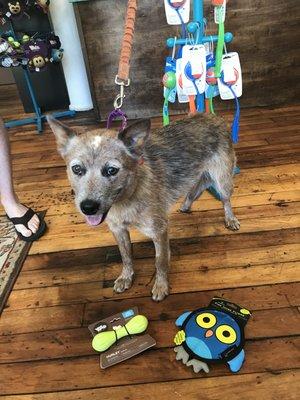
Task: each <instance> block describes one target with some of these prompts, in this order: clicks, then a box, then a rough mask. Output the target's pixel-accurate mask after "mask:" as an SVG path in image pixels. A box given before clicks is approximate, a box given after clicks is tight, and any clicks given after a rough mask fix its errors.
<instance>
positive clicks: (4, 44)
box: [0, 38, 20, 68]
mask: <svg viewBox="0 0 300 400" xmlns="http://www.w3.org/2000/svg"><path fill="white" fill-rule="evenodd" d="M9 39H10V38H9ZM12 42H13V43H14V40H11V39H10V41H9V40H5V39H4V38H0V62H1V66H2V67H4V68H10V67H17V66H18V65H19V64H20V62H19V61H18V59H17V51H16V49H15V48H14V47H13V46H12ZM17 43H18V42H15V44H16V48H17V47H18V45H17Z"/></svg>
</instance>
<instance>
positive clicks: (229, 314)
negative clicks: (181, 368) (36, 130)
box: [174, 298, 251, 373]
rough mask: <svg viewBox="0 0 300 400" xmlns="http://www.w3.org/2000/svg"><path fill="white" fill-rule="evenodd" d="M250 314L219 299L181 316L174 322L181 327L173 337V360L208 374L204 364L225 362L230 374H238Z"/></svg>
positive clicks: (207, 368) (243, 357)
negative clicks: (174, 353) (245, 329)
mask: <svg viewBox="0 0 300 400" xmlns="http://www.w3.org/2000/svg"><path fill="white" fill-rule="evenodd" d="M250 315H251V313H250V311H248V310H246V309H245V308H242V307H240V306H238V305H237V304H234V303H231V302H229V301H227V300H224V299H220V298H213V299H212V301H211V302H210V304H209V306H208V307H204V308H199V309H198V310H195V311H192V312H190V311H189V312H185V313H183V314H182V315H180V317H179V318H177V320H176V322H175V324H176V326H178V327H179V328H180V331H179V332H177V334H176V336H175V338H174V342H175V344H176V347H175V349H174V351H175V352H176V353H177V354H176V359H177V360H181V361H182V362H183V364H185V365H187V366H188V367H189V366H192V367H193V369H194V372H197V373H198V372H199V371H201V370H204V371H205V372H206V373H208V372H209V367H208V365H207V363H227V364H228V366H229V369H230V370H231V371H232V372H237V371H239V370H240V368H241V367H242V364H243V362H244V359H245V352H244V350H243V348H244V344H245V339H244V328H245V325H246V324H247V321H248V319H249V317H250Z"/></svg>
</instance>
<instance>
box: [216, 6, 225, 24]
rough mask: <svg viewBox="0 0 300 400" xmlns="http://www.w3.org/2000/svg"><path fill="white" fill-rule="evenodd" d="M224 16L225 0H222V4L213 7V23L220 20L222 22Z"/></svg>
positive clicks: (217, 22)
mask: <svg viewBox="0 0 300 400" xmlns="http://www.w3.org/2000/svg"><path fill="white" fill-rule="evenodd" d="M225 16H226V0H224V2H223V5H222V6H218V7H214V17H215V23H216V24H219V23H220V22H223V23H224V21H225Z"/></svg>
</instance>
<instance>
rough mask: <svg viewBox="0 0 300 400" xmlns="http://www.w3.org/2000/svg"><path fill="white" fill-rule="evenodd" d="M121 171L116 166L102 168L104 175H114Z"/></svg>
mask: <svg viewBox="0 0 300 400" xmlns="http://www.w3.org/2000/svg"><path fill="white" fill-rule="evenodd" d="M118 172H119V168H116V167H106V168H104V169H103V170H102V175H103V176H113V175H117V173H118Z"/></svg>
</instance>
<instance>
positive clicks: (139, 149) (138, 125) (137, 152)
mask: <svg viewBox="0 0 300 400" xmlns="http://www.w3.org/2000/svg"><path fill="white" fill-rule="evenodd" d="M150 127H151V121H150V119H140V120H138V121H136V122H134V123H133V124H131V125H129V126H128V127H127V128H125V129H123V130H122V131H121V132H120V133H119V136H118V137H119V139H120V140H121V141H122V142H123V143H124V144H125V146H126V148H127V150H128V152H129V153H130V155H131V156H132V157H134V158H139V157H140V156H141V155H142V154H143V150H144V146H145V143H146V141H147V139H148V137H149V134H150Z"/></svg>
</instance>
